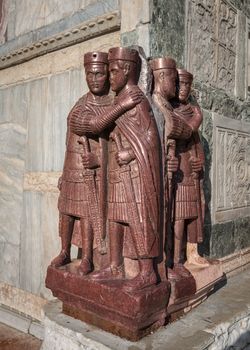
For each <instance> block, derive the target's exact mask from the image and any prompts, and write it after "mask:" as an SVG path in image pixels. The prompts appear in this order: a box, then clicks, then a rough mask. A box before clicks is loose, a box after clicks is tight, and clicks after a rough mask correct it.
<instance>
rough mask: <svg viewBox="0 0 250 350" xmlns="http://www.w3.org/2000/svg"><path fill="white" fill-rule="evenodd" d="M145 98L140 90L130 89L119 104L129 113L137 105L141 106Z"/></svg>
mask: <svg viewBox="0 0 250 350" xmlns="http://www.w3.org/2000/svg"><path fill="white" fill-rule="evenodd" d="M143 97H144V94H143V93H142V91H140V90H139V89H132V88H131V89H129V90H128V92H127V93H126V95H123V96H122V97H120V99H119V101H118V103H119V104H120V105H121V107H122V108H123V109H124V110H125V111H128V110H130V109H132V108H134V107H135V106H136V105H137V104H139V103H140V102H141V101H142V99H143Z"/></svg>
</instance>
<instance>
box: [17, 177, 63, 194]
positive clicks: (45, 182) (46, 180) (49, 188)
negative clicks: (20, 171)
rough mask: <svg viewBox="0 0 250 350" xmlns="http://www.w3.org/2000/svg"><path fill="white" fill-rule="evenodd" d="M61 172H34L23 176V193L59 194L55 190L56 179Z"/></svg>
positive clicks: (56, 189)
mask: <svg viewBox="0 0 250 350" xmlns="http://www.w3.org/2000/svg"><path fill="white" fill-rule="evenodd" d="M61 175H62V172H34V173H31V172H30V173H26V174H25V175H24V183H23V186H24V191H31V192H55V193H57V194H58V193H59V190H58V188H57V184H58V179H59V177H60V176H61Z"/></svg>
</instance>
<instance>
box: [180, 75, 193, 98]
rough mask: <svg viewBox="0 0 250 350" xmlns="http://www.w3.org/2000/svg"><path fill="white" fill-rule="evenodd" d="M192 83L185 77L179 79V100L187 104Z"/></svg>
mask: <svg viewBox="0 0 250 350" xmlns="http://www.w3.org/2000/svg"><path fill="white" fill-rule="evenodd" d="M191 86H192V81H191V80H190V79H188V78H187V77H185V76H180V77H179V100H180V101H181V102H186V101H187V99H188V98H189V95H190V92H191Z"/></svg>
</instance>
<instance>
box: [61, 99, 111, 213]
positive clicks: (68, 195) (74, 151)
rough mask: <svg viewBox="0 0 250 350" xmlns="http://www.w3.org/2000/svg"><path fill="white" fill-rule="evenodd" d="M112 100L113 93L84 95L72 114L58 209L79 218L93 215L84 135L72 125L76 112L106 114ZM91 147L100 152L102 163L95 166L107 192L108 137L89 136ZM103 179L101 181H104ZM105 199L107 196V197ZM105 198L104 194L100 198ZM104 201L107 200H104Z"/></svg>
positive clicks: (99, 190) (97, 179) (100, 189)
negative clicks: (82, 140) (89, 200)
mask: <svg viewBox="0 0 250 350" xmlns="http://www.w3.org/2000/svg"><path fill="white" fill-rule="evenodd" d="M110 104H111V98H110V97H109V96H102V97H98V96H93V95H92V94H91V93H88V94H86V95H84V96H83V97H82V98H80V100H79V101H78V102H77V103H76V104H75V106H74V107H73V108H72V110H71V112H70V114H69V116H68V130H67V140H66V153H65V161H64V168H63V175H62V185H61V191H60V196H59V200H58V209H59V211H60V212H61V213H63V214H67V215H72V216H75V217H77V218H81V217H83V218H89V205H88V198H87V195H86V194H87V188H86V186H87V185H86V183H85V177H86V169H85V168H84V166H83V164H82V157H81V155H82V154H83V153H84V149H83V146H82V144H80V143H79V141H80V136H78V135H76V134H74V133H73V132H72V131H71V129H70V126H69V123H70V118H72V116H73V115H74V114H79V113H81V114H84V113H85V114H87V115H95V116H98V115H102V114H103V113H104V112H105V109H106V108H108V106H110ZM88 142H89V146H90V151H91V152H92V153H94V154H96V155H97V157H98V159H99V163H100V166H99V168H97V169H96V170H95V182H96V187H97V194H98V196H99V197H100V194H101V196H103V191H104V190H103V187H104V186H103V182H104V181H105V178H106V176H105V161H104V158H105V157H106V155H105V152H106V149H105V148H106V141H105V138H104V137H101V138H99V137H97V136H95V137H94V136H92V137H91V138H88ZM100 180H101V182H100ZM103 200H104V199H103ZM100 201H101V198H100ZM101 202H103V201H101Z"/></svg>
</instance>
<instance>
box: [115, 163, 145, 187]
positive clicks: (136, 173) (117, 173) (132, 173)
mask: <svg viewBox="0 0 250 350" xmlns="http://www.w3.org/2000/svg"><path fill="white" fill-rule="evenodd" d="M128 167H129V168H130V176H131V178H132V179H135V178H137V177H139V169H138V165H137V164H133V165H131V166H130V165H128ZM121 181H122V180H121V177H120V169H119V168H118V169H116V170H111V171H109V183H116V182H121Z"/></svg>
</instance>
